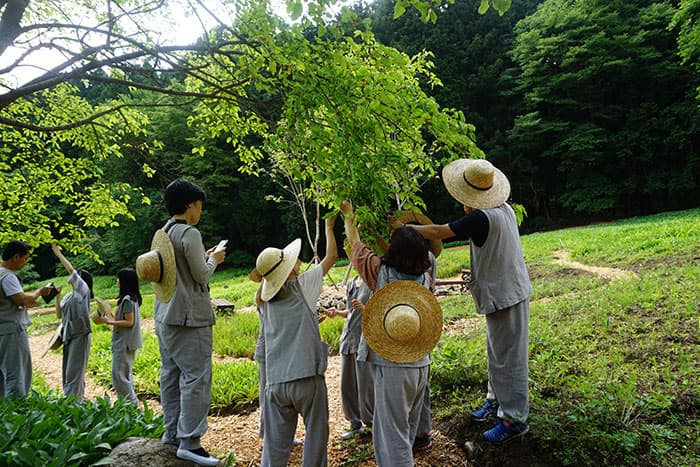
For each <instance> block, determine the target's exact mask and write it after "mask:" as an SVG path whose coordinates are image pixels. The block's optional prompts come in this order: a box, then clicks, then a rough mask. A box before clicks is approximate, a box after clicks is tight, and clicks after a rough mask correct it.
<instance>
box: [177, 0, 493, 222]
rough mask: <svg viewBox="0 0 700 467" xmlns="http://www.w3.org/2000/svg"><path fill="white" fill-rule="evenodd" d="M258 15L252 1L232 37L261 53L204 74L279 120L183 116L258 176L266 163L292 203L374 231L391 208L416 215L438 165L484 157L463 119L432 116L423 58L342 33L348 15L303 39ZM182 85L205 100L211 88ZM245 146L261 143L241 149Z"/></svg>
mask: <svg viewBox="0 0 700 467" xmlns="http://www.w3.org/2000/svg"><path fill="white" fill-rule="evenodd" d="M265 7H266V2H250V3H249V4H248V5H246V8H245V9H243V11H242V13H241V16H240V19H239V21H238V22H237V27H239V28H240V30H239V31H238V33H239V34H242V35H244V36H246V37H248V38H249V40H251V41H254V42H256V43H257V44H258V47H256V48H255V49H253V48H250V47H247V46H240V47H235V46H234V47H233V50H235V51H236V53H238V54H239V55H238V56H237V60H236V62H235V63H233V62H232V63H219V64H211V65H210V67H209V70H208V71H209V76H210V78H211V77H216V79H217V80H218V81H217V83H216V85H217V86H221V87H224V88H227V89H228V88H229V87H230V86H231V83H241V82H245V83H251V85H250V86H249V87H248V88H246V89H244V88H242V87H238V88H236V92H238V93H240V94H243V93H246V95H249V96H250V97H254V96H266V97H267V98H271V99H272V98H274V99H277V100H278V102H279V103H280V109H279V110H280V114H279V117H277V118H275V119H274V120H273V121H272V122H269V123H267V122H266V121H265V120H264V119H263V118H261V115H260V113H259V112H258V113H254V112H251V111H249V110H248V109H244V108H242V107H240V106H239V105H236V104H232V103H231V102H222V101H219V102H204V103H203V104H202V105H201V106H200V107H199V108H198V111H197V112H196V113H195V114H194V115H193V116H192V118H191V120H192V122H193V123H195V124H197V125H201V126H203V127H206V128H208V129H209V131H211V134H212V135H213V136H215V137H225V138H226V140H227V142H229V143H230V144H231V145H232V146H233V148H234V150H235V151H236V153H237V154H238V156H239V157H240V158H241V160H242V161H245V162H246V163H247V164H248V169H249V170H251V171H253V172H255V173H257V172H259V171H261V170H262V167H261V165H260V161H262V160H264V159H265V156H266V155H267V156H268V157H269V158H270V160H271V164H272V174H273V175H275V176H276V177H278V179H281V181H280V183H281V184H282V185H284V186H285V187H287V189H289V190H290V191H291V192H292V193H293V194H292V196H293V197H294V199H296V200H299V201H300V202H301V201H312V202H320V203H321V204H322V205H323V206H325V207H327V208H329V209H335V208H337V207H338V206H339V205H340V202H341V201H342V200H344V199H352V200H353V202H354V203H355V205H356V206H357V207H358V208H357V216H358V219H359V220H360V221H361V222H362V223H363V225H364V228H365V229H366V230H367V231H368V232H370V233H373V232H377V230H378V229H379V228H380V226H381V227H384V226H385V223H386V222H385V218H386V215H387V214H388V213H390V212H391V211H392V210H393V209H396V208H398V207H403V206H404V205H405V206H406V207H417V208H421V207H424V203H423V201H422V199H421V198H420V196H419V190H420V186H421V183H422V182H424V181H425V180H427V179H429V178H431V177H433V176H434V175H435V173H436V164H437V163H438V162H439V161H440V160H441V159H444V158H450V157H451V158H455V157H458V156H461V157H469V156H472V157H483V154H482V153H481V151H479V150H478V148H477V147H476V145H475V144H474V141H473V138H474V135H473V127H472V126H470V125H468V124H467V123H466V121H465V118H464V115H463V114H462V113H461V112H459V111H455V110H452V109H441V108H440V107H439V105H438V104H437V103H436V102H435V100H434V99H432V98H430V97H429V96H428V95H427V94H426V93H425V92H424V91H423V89H422V88H421V85H422V84H425V85H426V86H430V87H433V86H438V85H439V84H440V83H439V80H438V79H437V77H436V76H435V74H434V73H433V71H432V64H431V62H430V54H428V53H418V54H416V55H414V56H412V57H409V56H408V55H406V54H403V53H400V52H398V51H397V50H395V49H393V48H390V47H385V46H382V45H381V44H379V43H377V42H376V40H375V38H374V36H373V34H372V33H371V32H370V31H368V30H367V29H366V28H365V27H362V25H361V26H360V27H359V28H357V29H355V30H354V32H353V33H352V34H350V33H346V31H345V29H344V28H346V24H345V23H347V27H350V26H351V25H352V26H354V24H352V22H353V21H357V17H356V15H354V14H353V13H351V12H349V11H346V12H345V13H344V14H343V16H342V18H343V19H342V20H341V23H340V24H336V23H333V24H323V25H322V27H318V28H317V29H316V30H317V32H318V34H317V35H316V36H315V37H313V38H312V39H309V37H308V36H309V32H308V28H310V27H311V25H310V23H307V22H306V21H302V22H301V23H300V24H299V25H294V26H291V27H289V26H286V25H284V24H281V23H280V22H279V20H278V19H276V18H273V17H269V16H264V15H263V14H262V13H261V11H262V10H264V8H265ZM188 85H189V87H190V88H191V89H193V90H198V91H200V92H202V91H207V90H210V86H211V80H210V82H209V83H204V82H197V81H195V80H190V81H189V82H188ZM253 87H254V88H253ZM268 119H269V117H268ZM254 139H255V140H259V141H261V142H262V143H261V144H260V145H256V146H251V145H248V144H243V143H244V142H245V141H246V140H248V141H251V140H254ZM349 154H351V155H352V156H351V157H349V156H348V155H349ZM287 180H289V181H287ZM292 183H293V186H292Z"/></svg>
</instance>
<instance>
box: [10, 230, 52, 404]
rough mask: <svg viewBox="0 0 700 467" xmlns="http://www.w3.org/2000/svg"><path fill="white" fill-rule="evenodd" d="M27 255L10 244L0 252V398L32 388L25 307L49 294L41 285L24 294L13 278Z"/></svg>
mask: <svg viewBox="0 0 700 467" xmlns="http://www.w3.org/2000/svg"><path fill="white" fill-rule="evenodd" d="M30 253H31V247H30V246H29V244H27V243H25V242H20V241H18V240H13V241H11V242H8V243H7V245H5V247H4V248H3V250H2V266H0V397H24V396H26V395H27V394H28V393H29V390H30V389H31V386H32V356H31V353H30V350H29V337H28V336H27V327H28V326H29V325H30V324H31V321H30V319H29V314H28V313H27V307H32V306H35V305H36V304H37V298H39V297H40V296H45V295H48V294H49V293H51V291H52V289H53V286H50V285H45V286H44V287H42V288H40V289H39V290H36V291H35V292H34V293H30V294H29V293H25V292H24V290H23V288H22V282H21V281H20V279H19V277H17V271H20V270H21V269H22V268H23V267H24V265H25V264H27V260H29V255H30Z"/></svg>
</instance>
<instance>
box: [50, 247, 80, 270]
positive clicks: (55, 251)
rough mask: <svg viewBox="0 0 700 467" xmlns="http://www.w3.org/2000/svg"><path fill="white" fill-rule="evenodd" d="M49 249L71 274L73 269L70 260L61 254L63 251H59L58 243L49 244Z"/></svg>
mask: <svg viewBox="0 0 700 467" xmlns="http://www.w3.org/2000/svg"><path fill="white" fill-rule="evenodd" d="M51 249H52V250H53V254H55V255H56V258H58V260H59V261H60V262H61V264H63V267H65V268H66V271H68V274H73V271H75V269H74V268H73V265H72V264H70V261H68V260H67V259H66V257H65V256H63V253H62V252H61V247H60V246H58V245H51Z"/></svg>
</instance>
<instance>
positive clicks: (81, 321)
mask: <svg viewBox="0 0 700 467" xmlns="http://www.w3.org/2000/svg"><path fill="white" fill-rule="evenodd" d="M51 249H52V250H53V252H54V254H55V255H56V257H57V258H58V259H59V260H60V261H61V264H63V266H64V267H65V268H66V271H68V274H70V276H69V277H68V283H69V284H70V285H71V287H72V288H73V290H72V291H71V292H70V293H68V294H66V296H65V297H63V298H62V299H61V289H60V288H58V289H57V290H58V295H57V296H56V317H57V318H60V319H61V323H62V324H63V334H62V335H61V338H62V339H63V371H62V376H63V392H64V393H65V395H66V396H71V395H73V396H75V397H77V398H78V399H84V398H85V373H86V372H87V363H88V357H89V356H90V342H91V339H90V334H91V333H92V326H91V325H90V299H91V298H93V297H94V294H93V292H92V275H91V274H90V273H89V272H87V271H86V270H85V269H80V270H76V269H75V268H73V265H71V263H70V262H69V261H68V260H67V259H66V257H65V256H63V253H62V252H61V248H60V247H58V246H57V245H52V246H51Z"/></svg>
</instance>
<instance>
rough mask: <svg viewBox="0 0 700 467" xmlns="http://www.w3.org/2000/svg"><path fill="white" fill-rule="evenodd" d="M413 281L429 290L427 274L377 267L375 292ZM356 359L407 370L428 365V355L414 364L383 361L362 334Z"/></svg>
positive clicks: (382, 266) (383, 266)
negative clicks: (413, 274)
mask: <svg viewBox="0 0 700 467" xmlns="http://www.w3.org/2000/svg"><path fill="white" fill-rule="evenodd" d="M399 280H403V281H415V282H418V283H419V284H421V285H422V286H423V287H425V288H426V289H430V283H429V280H428V277H427V274H421V275H420V276H409V275H406V274H402V273H400V272H399V271H397V270H396V269H394V268H392V267H388V266H385V265H383V264H382V265H381V266H380V267H379V277H378V278H377V290H379V289H381V288H382V287H384V286H385V285H387V284H389V283H391V282H394V281H399ZM357 359H358V360H359V361H363V362H370V363H372V364H374V365H379V366H398V367H407V368H421V367H424V366H428V365H430V355H426V356H425V357H423V358H421V359H420V360H418V361H415V362H409V363H395V362H392V361H390V360H387V359H385V358H384V357H382V356H381V355H379V354H378V353H376V352H375V351H374V350H372V348H371V347H370V346H369V345H368V344H367V341H366V340H365V336H364V334H363V335H362V338H361V339H360V346H359V348H358V349H357Z"/></svg>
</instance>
